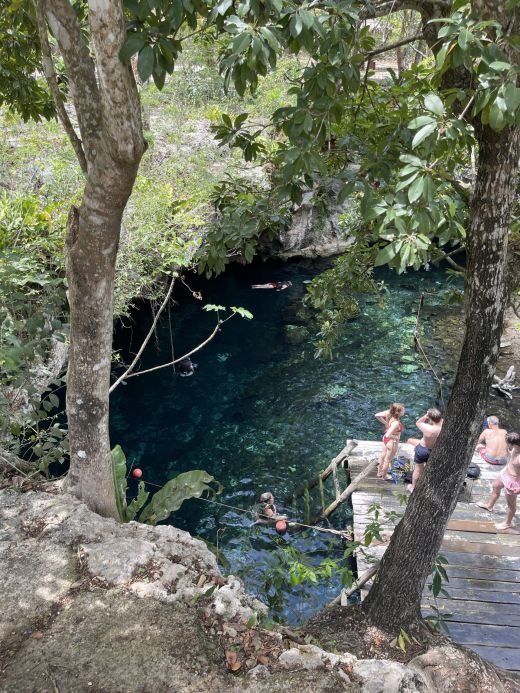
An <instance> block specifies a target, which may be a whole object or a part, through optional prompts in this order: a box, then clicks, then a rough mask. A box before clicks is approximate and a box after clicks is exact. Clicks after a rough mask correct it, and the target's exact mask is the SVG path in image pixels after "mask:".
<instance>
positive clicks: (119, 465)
mask: <svg viewBox="0 0 520 693" xmlns="http://www.w3.org/2000/svg"><path fill="white" fill-rule="evenodd" d="M112 476H113V477H114V489H115V494H116V506H117V512H118V514H119V519H120V520H121V522H127V519H126V512H127V507H126V489H127V483H126V457H125V453H124V452H123V450H122V449H121V446H120V445H116V446H115V448H114V449H113V450H112Z"/></svg>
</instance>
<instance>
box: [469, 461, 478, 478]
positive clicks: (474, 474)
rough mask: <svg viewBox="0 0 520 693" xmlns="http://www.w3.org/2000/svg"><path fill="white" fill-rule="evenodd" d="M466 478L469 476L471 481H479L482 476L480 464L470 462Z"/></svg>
mask: <svg viewBox="0 0 520 693" xmlns="http://www.w3.org/2000/svg"><path fill="white" fill-rule="evenodd" d="M466 476H469V478H470V479H478V478H479V476H480V467H479V466H478V464H475V463H474V462H470V465H469V467H468V471H467V472H466Z"/></svg>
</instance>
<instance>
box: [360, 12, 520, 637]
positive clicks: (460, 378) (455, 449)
mask: <svg viewBox="0 0 520 693" xmlns="http://www.w3.org/2000/svg"><path fill="white" fill-rule="evenodd" d="M478 11H479V12H480V15H481V16H482V17H483V18H486V19H487V18H489V17H494V18H497V19H499V20H502V21H505V20H507V21H510V20H511V13H509V14H506V12H505V3H504V2H498V3H496V2H491V0H479V2H478ZM447 77H448V79H449V78H450V77H453V76H450V75H447ZM474 125H475V131H476V137H477V141H478V146H479V158H478V169H477V176H476V182H475V190H474V193H473V197H472V202H471V208H470V223H469V228H468V230H467V240H466V248H467V270H466V325H465V327H466V329H465V335H464V341H463V345H462V351H461V355H460V359H459V364H458V369H457V375H456V378H455V383H454V387H453V391H452V395H451V398H450V402H449V405H448V410H447V413H446V418H445V422H444V425H443V428H442V431H441V435H440V436H439V439H438V441H437V443H436V445H435V448H434V449H433V452H432V454H431V456H430V459H429V460H428V463H427V464H426V467H425V471H424V474H423V476H422V477H421V479H420V482H419V484H418V485H417V488H416V490H415V491H414V493H413V494H412V496H411V499H410V501H409V503H408V506H407V509H406V512H405V515H404V517H403V519H402V520H401V522H400V523H399V525H398V526H397V528H396V530H395V532H394V534H393V536H392V539H391V541H390V544H389V546H388V549H387V550H386V552H385V554H384V556H383V559H382V561H381V563H380V567H379V570H378V572H377V575H376V578H375V580H374V584H373V586H372V588H371V590H370V592H369V594H368V596H367V597H366V599H365V601H364V602H363V605H362V608H363V610H364V611H365V612H366V613H367V615H368V617H369V619H370V621H371V622H372V623H374V624H375V625H377V626H379V627H381V628H384V629H387V630H390V631H394V632H395V631H396V630H398V629H399V628H403V627H404V628H407V627H408V626H410V624H412V623H413V622H414V621H417V620H418V619H419V618H420V615H421V614H420V605H421V596H422V591H423V589H424V585H425V582H426V578H427V576H428V574H429V573H430V571H431V567H432V565H433V563H434V560H435V558H436V556H437V554H438V552H439V549H440V546H441V542H442V538H443V535H444V531H445V528H446V524H447V522H448V519H449V517H450V515H451V513H452V511H453V509H454V507H455V504H456V502H457V496H458V493H459V489H460V486H461V483H462V481H463V479H464V477H465V474H466V469H467V466H468V463H469V461H470V458H471V456H472V454H473V451H474V449H475V444H476V440H477V437H478V433H479V430H480V422H481V420H482V415H483V413H484V408H485V405H486V401H487V398H488V394H489V390H490V387H491V383H492V381H493V375H494V371H495V364H496V360H497V357H498V352H499V343H500V336H501V333H502V323H503V316H504V309H505V306H506V299H507V282H506V271H507V244H508V234H509V223H510V217H511V210H512V206H513V202H514V199H515V194H516V187H517V175H518V160H519V157H520V130H519V128H518V127H511V128H506V129H504V130H503V131H502V132H495V131H493V130H492V129H491V128H490V127H488V126H483V125H482V124H480V123H477V122H475V123H474Z"/></svg>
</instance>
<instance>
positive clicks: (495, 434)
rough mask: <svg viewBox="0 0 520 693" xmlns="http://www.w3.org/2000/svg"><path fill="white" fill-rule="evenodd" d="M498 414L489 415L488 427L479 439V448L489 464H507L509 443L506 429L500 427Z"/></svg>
mask: <svg viewBox="0 0 520 693" xmlns="http://www.w3.org/2000/svg"><path fill="white" fill-rule="evenodd" d="M498 424H499V421H498V418H497V417H496V416H488V417H487V425H488V428H485V429H484V430H483V431H482V433H481V434H480V437H479V439H478V445H477V450H478V452H479V454H480V456H481V457H482V459H483V460H485V461H486V462H487V463H488V464H497V465H498V464H506V462H507V443H506V433H507V431H506V429H505V428H500V427H499V425H498Z"/></svg>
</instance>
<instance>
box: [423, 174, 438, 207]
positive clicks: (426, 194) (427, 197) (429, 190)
mask: <svg viewBox="0 0 520 693" xmlns="http://www.w3.org/2000/svg"><path fill="white" fill-rule="evenodd" d="M434 195H435V185H434V183H433V179H432V177H431V176H430V175H427V176H425V177H424V189H423V198H424V201H425V202H432V200H433V197H434Z"/></svg>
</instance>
